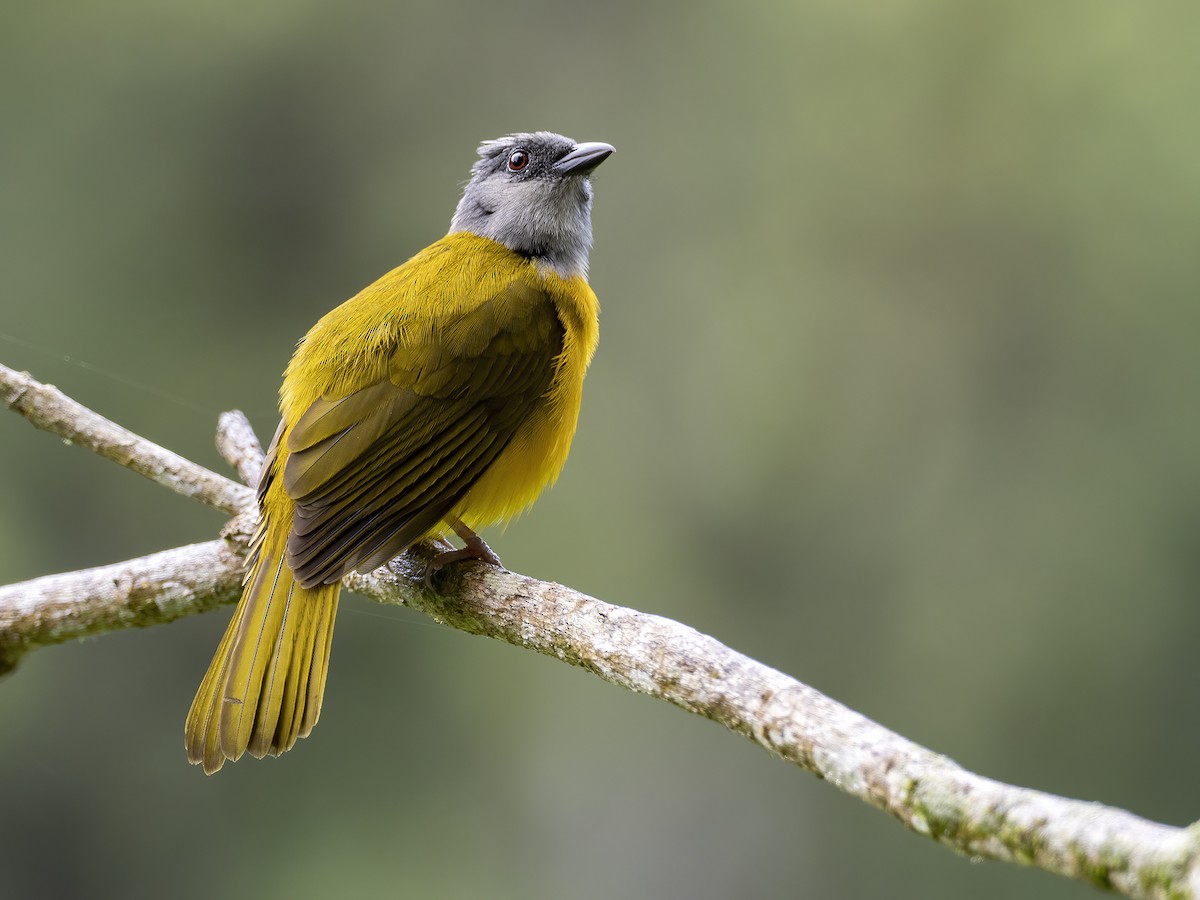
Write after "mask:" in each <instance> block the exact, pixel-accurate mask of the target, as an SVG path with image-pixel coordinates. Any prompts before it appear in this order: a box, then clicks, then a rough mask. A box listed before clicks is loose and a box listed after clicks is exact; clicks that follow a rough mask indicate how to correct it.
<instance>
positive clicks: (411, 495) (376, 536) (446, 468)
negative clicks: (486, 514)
mask: <svg viewBox="0 0 1200 900" xmlns="http://www.w3.org/2000/svg"><path fill="white" fill-rule="evenodd" d="M562 345H563V327H562V324H561V322H560V321H559V319H558V315H557V313H556V310H555V307H554V304H553V301H552V300H551V298H550V297H549V295H547V294H546V293H545V292H544V291H542V290H540V289H537V288H533V287H531V286H528V285H525V284H520V283H515V284H512V285H510V286H509V287H508V288H506V289H505V290H503V291H501V292H499V293H497V294H496V295H495V296H494V297H492V298H491V299H489V300H488V301H486V302H485V303H483V304H481V305H479V306H477V307H476V308H474V309H472V310H470V311H468V312H464V313H461V314H457V315H454V316H450V317H447V318H446V319H445V320H444V321H440V322H439V323H438V324H437V327H434V328H430V329H425V336H424V337H423V338H422V339H420V340H409V341H407V342H405V343H404V344H403V345H402V346H399V347H397V348H396V349H395V350H394V351H393V355H392V358H391V360H390V374H389V377H387V378H384V379H382V380H380V381H377V382H375V383H373V384H368V385H366V386H364V387H362V388H360V389H358V390H356V391H354V392H352V393H350V394H348V395H346V396H343V397H323V398H321V399H319V400H317V401H316V402H315V403H313V404H312V405H311V406H310V407H309V408H308V409H307V410H306V411H305V412H304V414H303V415H301V417H300V418H299V420H298V421H297V422H296V424H295V425H294V426H293V427H292V428H291V430H290V431H289V432H288V433H287V437H286V438H285V440H286V442H287V449H288V456H287V461H286V462H285V463H284V467H283V487H284V490H285V491H286V492H287V494H288V496H290V497H291V498H292V499H293V500H294V501H295V502H296V511H295V514H294V517H293V521H292V530H291V534H290V535H289V537H288V546H287V559H288V564H289V565H290V566H291V567H292V570H293V571H294V572H295V574H296V577H297V579H298V580H299V581H300V582H301V584H303V585H304V586H305V587H311V586H314V585H317V584H328V583H331V582H333V581H337V580H338V579H340V578H341V577H342V576H343V575H345V574H346V573H348V572H351V571H354V570H360V571H369V570H370V569H372V568H375V567H377V566H379V565H382V564H383V563H384V562H386V561H387V560H389V559H391V558H392V557H394V556H396V555H397V554H399V553H400V552H402V551H403V550H404V549H405V548H406V547H408V546H409V545H410V544H412V543H413V542H415V541H417V540H418V539H420V538H421V537H423V536H424V535H425V534H427V533H428V532H430V531H431V530H432V529H434V527H435V526H436V525H437V524H438V522H439V521H441V520H442V518H443V517H444V516H446V515H447V513H449V512H450V511H451V510H452V509H453V507H454V506H455V504H456V503H458V501H459V500H460V499H462V497H463V495H464V494H466V492H467V491H468V490H469V489H470V488H471V486H472V485H473V484H474V483H475V482H476V481H477V480H478V479H479V477H480V476H481V475H482V474H483V473H484V472H485V471H486V470H487V468H488V466H490V465H491V464H492V462H493V461H494V460H495V459H496V457H497V456H498V455H499V454H500V453H501V452H502V451H503V450H504V448H505V447H506V446H507V445H508V443H509V441H510V440H512V437H513V435H514V434H515V433H516V431H517V429H518V427H519V426H520V425H521V423H522V422H523V421H524V420H525V418H526V417H527V416H528V415H529V413H530V412H531V410H532V409H533V408H534V406H535V405H536V404H537V402H538V400H539V398H541V397H542V396H543V395H544V394H545V393H546V392H547V391H548V390H549V388H550V384H551V381H552V379H553V375H554V367H555V364H556V357H557V356H558V355H559V354H560V353H561V351H562Z"/></svg>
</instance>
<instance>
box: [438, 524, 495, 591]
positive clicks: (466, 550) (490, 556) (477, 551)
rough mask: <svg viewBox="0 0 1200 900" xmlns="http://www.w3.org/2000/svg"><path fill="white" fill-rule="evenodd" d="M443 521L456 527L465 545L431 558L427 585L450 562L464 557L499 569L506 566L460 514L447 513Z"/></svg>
mask: <svg viewBox="0 0 1200 900" xmlns="http://www.w3.org/2000/svg"><path fill="white" fill-rule="evenodd" d="M443 521H445V523H446V524H447V525H449V526H450V527H451V528H453V529H454V533H455V534H457V535H458V536H459V537H460V538H462V542H463V544H464V545H465V546H463V547H462V548H461V549H458V550H444V551H443V552H441V553H439V554H438V555H437V556H435V557H434V558H433V559H431V560H430V561H429V565H428V566H427V567H426V569H425V584H426V585H429V584H430V579H432V578H433V576H434V575H435V574H436V573H438V572H440V571H441V570H442V569H443V568H445V567H446V566H448V565H450V563H454V562H459V561H461V560H464V559H477V560H479V561H480V562H485V563H488V564H489V565H492V566H495V567H496V568H498V569H503V568H504V564H503V563H501V562H500V557H498V556H497V555H496V554H495V552H494V551H493V550H492V548H491V547H489V546H488V545H487V542H486V541H485V540H484V539H483V538H481V537H480V536H479V535H477V534H476V533H475V532H474V531H472V530H471V529H470V528H468V527H467V526H466V525H465V524H464V523H463V521H462V519H460V518H458V516H450V515H447V516H446V517H445V518H444V520H443Z"/></svg>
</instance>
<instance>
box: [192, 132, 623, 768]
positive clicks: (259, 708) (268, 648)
mask: <svg viewBox="0 0 1200 900" xmlns="http://www.w3.org/2000/svg"><path fill="white" fill-rule="evenodd" d="M612 152H613V147H612V145H611V144H607V143H603V142H586V143H576V142H575V141H573V140H571V139H570V138H567V137H564V136H562V135H560V134H555V133H553V132H548V131H535V132H519V133H514V134H510V135H507V136H505V137H501V138H498V139H496V140H489V141H485V142H484V143H483V144H481V145H480V146H479V148H478V150H477V153H478V160H477V161H476V162H475V163H474V165H473V166H472V167H471V177H470V179H469V181H468V182H467V184H466V186H465V188H464V189H463V192H462V196H461V199H460V200H459V202H458V205H457V207H456V209H455V211H454V215H453V217H452V219H451V221H450V229H449V231H448V233H447V234H446V235H445V236H444V237H442V238H441V239H439V240H437V241H435V242H434V243H432V244H430V245H429V246H428V247H426V248H425V249H424V250H421V251H420V252H418V253H417V254H416V255H415V256H413V257H412V258H411V259H409V260H408V261H407V262H405V263H403V264H402V265H400V266H399V267H397V268H395V269H393V270H392V271H390V272H388V273H387V274H386V275H384V276H383V277H381V278H380V279H379V280H377V281H375V282H374V283H373V284H371V285H369V286H367V287H366V288H364V289H363V290H361V291H360V292H359V293H358V294H356V295H354V296H353V297H351V298H350V299H349V300H347V301H346V302H344V303H343V304H341V305H340V306H338V307H336V308H335V309H334V310H332V311H331V312H329V313H327V314H326V315H325V316H324V317H322V318H321V319H320V320H319V321H318V322H317V323H316V325H314V326H313V327H312V329H311V330H309V332H308V334H307V335H305V337H304V338H303V339H302V340H301V341H300V343H299V344H298V345H297V348H296V350H295V353H294V355H293V356H292V359H291V361H290V362H289V364H288V366H287V369H286V371H285V373H284V379H283V384H282V387H281V388H280V399H279V409H280V416H281V418H280V423H279V427H278V429H277V431H276V432H275V437H274V439H273V440H272V441H271V443H270V446H269V447H268V450H267V454H266V460H265V463H264V467H263V471H262V475H261V478H260V479H259V483H258V490H257V500H258V510H259V513H258V525H257V528H256V530H255V533H254V537H253V540H252V542H251V545H250V552H249V555H248V558H247V563H246V576H245V580H244V583H243V588H242V594H241V598H240V599H239V601H238V604H237V607H236V609H235V610H234V613H233V617H232V619H231V621H230V623H229V626H228V628H227V629H226V631H225V634H224V637H223V638H222V639H221V642H220V645H219V646H218V648H217V651H216V653H215V654H214V656H213V659H212V662H211V664H210V665H209V668H208V671H207V673H206V674H205V676H204V678H203V680H202V682H201V684H200V687H199V689H198V690H197V692H196V696H195V699H194V700H193V701H192V706H191V709H190V711H189V712H188V716H187V721H186V724H185V727H184V735H185V745H186V749H187V755H188V760H189V761H190V762H191V763H193V764H199V765H201V766H203V769H204V772H205V774H209V775H211V774H212V773H214V772H216V771H217V770H219V769H220V768H221V767H222V765H223V764H224V763H225V762H226V761H227V760H230V761H234V760H237V759H238V758H239V757H241V756H242V755H243V753H244V752H245V751H247V750H248V751H249V752H250V753H251V755H253V756H255V757H259V758H261V757H263V756H266V755H271V756H278V755H280V754H282V753H284V752H286V751H287V750H289V749H291V748H292V747H293V746H294V745H295V743H296V741H297V739H298V738H301V737H306V736H308V735H309V733H310V732H311V731H312V728H313V726H314V725H315V724H316V722H317V718H318V717H319V715H320V712H321V699H322V696H323V694H324V690H325V682H326V676H327V674H328V669H329V655H330V645H331V640H332V637H333V625H334V618H335V616H336V613H337V605H338V595H339V593H340V588H341V579H342V578H343V577H344V576H345V575H347V574H348V573H351V572H356V571H357V572H368V571H371V570H373V569H375V568H377V567H379V566H381V565H383V564H384V563H386V562H387V561H388V560H390V559H392V558H394V557H396V556H397V555H399V554H400V553H401V552H403V551H404V550H405V549H407V548H408V547H410V546H412V545H413V544H414V543H417V542H418V541H421V540H424V539H434V540H436V539H439V538H444V537H448V536H449V535H450V534H451V533H453V534H456V535H457V536H458V537H459V538H460V539H461V541H462V543H463V546H462V547H461V548H458V549H448V550H443V552H440V553H438V554H437V555H436V556H435V557H434V558H433V560H432V562H431V563H430V568H429V572H430V573H432V572H435V571H437V570H439V569H441V568H442V567H444V566H446V565H448V564H451V563H454V562H457V561H460V560H468V559H474V560H480V561H483V562H485V563H490V564H492V565H496V566H499V565H500V560H499V558H498V557H497V556H496V554H495V553H494V552H492V550H491V548H490V547H488V545H487V543H486V542H485V541H484V540H483V539H482V538H481V537H480V536H479V535H478V533H477V532H478V531H479V530H481V529H483V528H485V527H487V526H489V525H494V524H497V523H502V522H507V521H509V520H510V519H512V518H513V517H515V516H517V515H519V514H520V513H522V512H524V511H525V510H526V509H527V508H528V507H529V506H530V505H532V503H533V502H534V500H535V499H537V497H538V495H539V494H540V493H541V492H542V490H543V489H544V488H546V487H547V486H548V485H550V484H552V483H553V482H554V481H555V480H556V479H557V477H558V475H559V472H560V471H561V470H562V467H563V464H564V463H565V461H566V458H567V453H568V451H569V450H570V447H571V441H572V438H573V436H574V434H575V429H576V423H577V420H578V415H579V408H580V400H581V396H582V388H583V379H584V374H585V372H586V370H587V368H588V364H589V363H590V361H591V359H592V355H593V353H594V352H595V350H596V344H597V341H598V338H599V330H598V315H599V305H598V301H597V299H596V295H595V293H594V292H593V291H592V289H591V287H590V286H589V284H588V281H587V269H588V256H589V251H590V249H591V245H592V222H591V212H592V196H593V191H592V184H591V175H592V172H593V171H594V170H595V168H596V167H597V166H598V165H600V164H601V163H602V162H604V160H605V159H607V158H608V157H609V155H610V154H611V153H612ZM441 546H442V547H445V546H446V545H445V544H442V545H441Z"/></svg>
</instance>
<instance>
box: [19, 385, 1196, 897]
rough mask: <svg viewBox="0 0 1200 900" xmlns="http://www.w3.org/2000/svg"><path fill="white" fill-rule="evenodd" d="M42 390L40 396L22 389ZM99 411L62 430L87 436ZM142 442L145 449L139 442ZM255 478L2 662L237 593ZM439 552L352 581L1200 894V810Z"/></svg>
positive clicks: (61, 579) (895, 802)
mask: <svg viewBox="0 0 1200 900" xmlns="http://www.w3.org/2000/svg"><path fill="white" fill-rule="evenodd" d="M0 369H2V367H0ZM8 371H9V370H3V372H4V373H7V372H8ZM18 377H19V378H21V379H23V382H22V387H21V391H20V396H18V397H17V399H16V400H15V401H14V400H13V399H11V397H12V395H11V394H6V399H8V403H9V405H10V406H13V407H14V408H17V409H18V411H21V412H24V411H25V409H26V408H30V407H36V406H37V403H38V400H39V399H40V398H43V397H48V398H50V402H54V403H62V402H65V403H67V404H72V405H73V406H74V407H77V408H78V409H80V410H82V409H83V408H82V407H78V405H77V404H73V402H72V401H70V400H67V399H66V398H65V397H62V395H61V394H59V392H57V391H54V390H53V389H48V388H44V387H42V386H41V385H38V384H37V383H36V382H34V381H33V380H32V379H30V378H29V377H28V376H18ZM0 383H4V384H5V385H7V384H8V381H7V380H5V381H4V382H0ZM29 397H33V398H34V399H33V400H32V401H29V400H25V399H23V398H29ZM83 412H85V413H86V414H87V416H89V417H91V416H94V415H95V414H93V413H90V412H89V411H87V410H83ZM26 414H27V415H29V416H30V418H31V419H32V418H33V417H34V416H33V415H32V414H28V413H26ZM50 418H51V419H53V418H54V417H53V416H52V417H50ZM96 418H99V417H96ZM87 421H88V420H86V419H84V420H83V422H84V424H81V423H80V422H79V421H70V422H67V423H65V424H60V425H57V426H56V427H55V429H54V430H56V431H57V433H60V434H68V433H69V434H81V433H83V432H85V431H86V430H87V426H86V422H87ZM101 421H103V420H101ZM108 424H109V425H111V423H108ZM112 427H114V428H115V427H116V426H112ZM60 429H61V430H60ZM123 433H124V434H125V435H126V436H127V438H126V443H125V445H124V446H125V447H126V448H127V455H128V456H129V457H131V459H130V461H128V462H127V461H125V459H124V458H122V457H112V456H110V458H117V459H118V461H120V462H123V464H125V465H128V466H129V467H130V468H135V470H137V471H143V473H144V470H145V469H146V468H150V467H151V463H150V460H151V459H154V458H155V457H154V456H153V454H154V453H166V451H163V450H161V448H158V447H156V446H155V445H153V444H150V443H149V442H144V441H142V439H140V438H138V437H137V436H136V435H130V434H129V432H123ZM247 434H249V436H250V437H249V439H247ZM218 443H219V445H220V446H221V447H222V452H223V453H224V454H225V456H226V458H229V459H231V460H236V461H238V468H239V471H241V472H242V474H243V477H245V478H247V480H253V479H254V478H255V477H257V476H256V472H257V468H258V464H259V463H260V460H261V451H259V450H258V449H257V445H256V442H254V441H253V434H252V432H249V428H248V425H246V424H245V420H244V419H239V418H236V417H232V416H229V415H227V416H225V417H223V418H222V423H221V437H220V438H219V442H218ZM89 446H91V445H90V444H89ZM143 448H148V449H147V450H146V452H147V453H148V454H150V455H149V456H148V457H145V458H143V457H142V456H141V451H142V449H143ZM106 455H107V454H106ZM132 457H137V459H136V460H134V459H132ZM176 459H178V457H176ZM183 462H184V463H185V466H184V467H176V468H175V469H174V471H175V472H177V473H179V474H178V478H180V479H182V480H184V481H186V480H187V479H188V478H190V477H196V478H198V479H204V480H205V481H206V483H207V480H209V479H211V478H220V476H216V475H213V473H211V472H208V470H207V469H203V468H201V467H198V466H192V465H191V464H190V463H187V462H186V461H183ZM197 473H199V474H197ZM156 480H158V479H156ZM176 489H177V490H181V492H182V493H189V491H188V490H186V489H181V488H178V487H177V488H176ZM241 490H242V491H243V492H244V493H243V494H242V495H241V496H244V497H245V498H246V499H245V501H243V505H242V506H240V507H239V509H241V510H242V515H240V516H239V517H238V518H236V519H234V520H233V522H231V524H230V525H229V526H227V528H226V531H225V534H224V536H223V540H219V541H212V542H209V543H207V544H197V545H193V546H191V547H183V548H179V549H177V550H169V551H166V552H164V553H159V554H155V555H153V556H149V557H144V558H142V559H137V560H131V561H129V562H126V563H120V564H117V565H114V566H105V567H103V568H100V569H91V570H87V571H84V572H74V573H68V574H64V575H55V576H49V577H47V578H39V579H35V580H34V581H29V582H25V583H24V584H16V585H10V586H8V587H5V588H0V666H2V665H3V663H4V661H5V660H8V662H9V664H10V666H11V665H12V664H14V663H15V661H16V659H17V657H18V656H19V655H20V654H21V653H23V652H24V651H26V650H27V649H29V648H31V647H33V646H36V645H40V644H48V643H56V642H60V641H64V640H68V639H71V638H74V637H81V636H84V635H91V634H99V633H103V632H105V631H112V630H116V629H119V628H126V627H131V626H145V625H152V624H157V623H159V622H166V621H171V620H173V619H176V618H179V617H180V616H183V615H189V614H191V613H193V612H202V611H204V610H207V609H211V608H212V607H213V606H215V605H218V604H220V603H225V602H232V601H233V600H234V599H236V596H237V593H238V586H239V584H240V580H241V559H242V555H243V553H244V551H245V548H246V543H247V541H248V539H249V534H250V530H251V528H252V524H253V522H252V520H253V515H254V511H253V509H252V507H251V506H250V502H249V501H250V498H249V492H248V490H247V489H244V488H243V489H241ZM190 493H191V495H193V496H197V495H198V494H199V493H200V490H199V488H197V489H196V490H194V491H191V492H190ZM428 553H429V549H428V548H424V547H418V548H415V549H414V550H412V551H409V552H408V553H406V554H404V555H403V556H401V557H399V558H397V559H396V560H394V561H393V562H392V563H390V564H389V565H388V566H387V567H384V568H381V569H378V570H376V571H375V572H372V573H370V574H368V575H357V574H356V575H351V576H348V577H347V578H346V585H347V586H348V587H350V588H352V589H354V590H356V591H359V592H361V593H362V594H364V595H365V596H367V597H369V598H371V599H374V600H377V601H379V602H381V603H392V604H400V605H405V606H411V607H413V608H415V609H419V610H421V611H423V612H425V613H427V614H428V615H430V616H431V617H433V618H434V619H436V620H437V621H439V622H442V623H444V624H447V625H450V626H452V627H455V628H459V629H461V630H464V631H467V632H470V633H472V634H480V635H484V636H487V637H494V638H498V639H500V640H504V641H507V642H509V643H511V644H515V645H516V646H519V647H524V648H526V649H529V650H534V651H536V652H538V653H543V654H546V655H548V656H553V657H555V658H557V659H560V660H562V661H564V662H567V663H570V664H571V665H575V666H580V667H582V668H584V669H587V670H588V671H590V672H592V673H594V674H596V675H598V676H599V677H601V678H603V679H604V680H606V681H609V682H611V683H612V684H615V685H618V686H619V687H623V688H626V689H628V690H631V691H635V692H638V693H643V694H648V695H650V696H654V697H658V698H660V699H663V700H666V701H667V702H669V703H673V704H675V705H676V706H679V707H681V708H682V709H685V710H687V711H688V712H692V713H696V714H698V715H702V716H705V717H707V718H709V719H712V720H713V721H715V722H718V723H719V724H721V725H723V726H725V727H726V728H728V729H729V730H731V731H734V732H736V733H738V734H741V735H743V736H745V737H746V738H748V739H749V740H751V741H753V742H755V743H757V744H759V745H760V746H762V747H765V748H766V749H767V750H769V751H770V752H772V753H774V754H775V755H777V756H779V757H781V758H783V759H785V760H787V761H789V762H791V763H794V764H795V765H797V766H799V767H801V768H802V769H805V770H807V771H810V772H812V773H813V774H815V775H817V776H818V777H821V778H824V779H827V780H828V781H829V782H830V783H832V784H834V785H835V786H837V787H838V788H840V789H841V790H843V791H844V792H846V793H848V794H850V795H852V796H855V797H858V798H860V799H862V800H864V801H866V802H867V803H869V804H871V805H872V806H875V807H877V808H878V809H881V810H884V811H885V812H888V813H890V814H891V815H892V816H894V817H895V818H897V819H899V820H900V821H901V822H902V823H903V824H904V825H906V826H907V827H908V828H910V829H911V830H913V831H915V832H917V833H918V834H923V835H925V836H927V837H930V838H933V839H934V840H936V841H938V842H939V843H942V844H944V845H946V846H948V847H951V848H953V849H955V850H957V851H959V852H961V853H966V854H969V855H971V856H978V857H987V858H991V859H997V860H1007V861H1010V862H1017V863H1021V864H1024V865H1031V866H1036V867H1038V868H1041V869H1045V870H1046V871H1050V872H1056V873H1058V874H1061V875H1065V876H1067V877H1070V878H1074V879H1077V880H1081V881H1084V882H1087V883H1091V884H1094V885H1096V886H1098V887H1102V888H1107V889H1111V890H1116V891H1120V892H1122V893H1124V894H1127V895H1128V896H1131V897H1145V898H1159V897H1162V898H1166V897H1172V898H1187V897H1195V898H1200V824H1197V825H1193V826H1192V827H1190V828H1187V829H1183V828H1176V827H1173V826H1168V825H1160V824H1157V823H1154V822H1150V821H1147V820H1145V819H1142V818H1139V817H1137V816H1134V815H1132V814H1131V813H1128V812H1125V811H1123V810H1119V809H1114V808H1111V807H1106V806H1102V805H1100V804H1095V803H1084V802H1081V801H1078V800H1069V799H1065V798H1062V797H1056V796H1054V795H1051V794H1045V793H1042V792H1039V791H1034V790H1029V789H1027V788H1020V787H1014V786H1011V785H1006V784H1002V783H1000V782H997V781H993V780H991V779H988V778H984V777H982V776H979V775H975V774H973V773H971V772H968V771H966V770H965V769H963V768H962V767H961V766H959V765H957V764H956V763H954V762H952V761H951V760H949V759H947V758H945V757H943V756H940V755H938V754H936V753H934V752H932V751H930V750H927V749H926V748H924V747H921V746H920V745H918V744H915V743H913V742H912V741H909V740H908V739H906V738H904V737H902V736H900V735H898V734H895V733H894V732H892V731H889V730H888V729H886V728H884V727H883V726H881V725H879V724H877V723H875V722H873V721H871V720H870V719H868V718H866V717H865V716H862V715H860V714H859V713H856V712H854V711H853V710H851V709H848V708H847V707H845V706H842V705H841V704H839V703H837V702H836V701H834V700H832V699H830V698H828V697H826V696H824V695H823V694H821V693H819V692H818V691H816V690H814V689H812V688H810V687H808V686H807V685H804V684H801V683H800V682H798V681H796V680H795V679H793V678H790V677H789V676H787V675H785V674H783V673H782V672H779V671H777V670H775V669H772V668H769V667H768V666H765V665H763V664H761V663H759V662H756V661H755V660H753V659H750V658H749V657H746V656H743V655H741V654H739V653H737V652H735V651H733V650H731V649H730V648H728V647H726V646H724V645H723V644H721V643H719V642H718V641H716V640H714V639H713V638H711V637H708V636H707V635H704V634H701V633H700V632H698V631H696V630H694V629H692V628H689V627H688V626H686V625H682V624H680V623H679V622H675V621H672V620H670V619H666V618H662V617H660V616H652V615H648V614H645V613H641V612H637V611H636V610H632V609H626V608H623V607H619V606H613V605H611V604H608V603H604V602H602V601H600V600H597V599H595V598H593V597H589V596H587V595H585V594H581V593H578V592H576V591H573V590H571V589H569V588H566V587H563V586H562V585H557V584H551V583H548V582H542V581H537V580H535V579H532V578H527V577H525V576H522V575H517V574H514V573H510V572H503V571H497V570H495V569H492V568H490V567H488V566H485V565H481V564H478V563H475V564H466V565H460V566H456V567H454V568H452V569H450V570H448V571H447V572H446V573H445V574H444V575H443V576H441V577H440V578H439V581H438V589H439V592H438V593H434V592H433V591H431V590H429V589H427V588H426V587H425V586H424V582H423V579H422V576H423V573H424V570H425V563H426V561H427V559H428V555H427V554H428Z"/></svg>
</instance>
